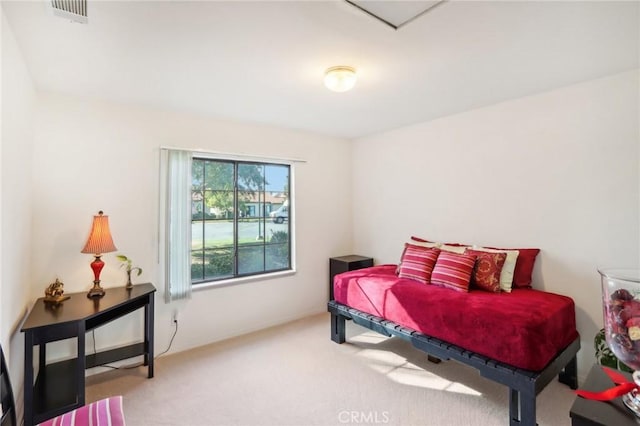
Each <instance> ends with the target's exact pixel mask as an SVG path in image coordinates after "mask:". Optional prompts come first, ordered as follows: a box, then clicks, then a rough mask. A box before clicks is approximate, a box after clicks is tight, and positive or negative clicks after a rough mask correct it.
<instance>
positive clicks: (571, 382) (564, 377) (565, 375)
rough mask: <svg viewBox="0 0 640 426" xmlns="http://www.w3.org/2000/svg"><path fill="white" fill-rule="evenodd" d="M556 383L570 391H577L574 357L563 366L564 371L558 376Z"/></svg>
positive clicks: (576, 369) (576, 361) (576, 370)
mask: <svg viewBox="0 0 640 426" xmlns="http://www.w3.org/2000/svg"><path fill="white" fill-rule="evenodd" d="M558 381H559V382H560V383H564V384H565V385H567V386H569V387H570V388H571V389H578V360H577V359H576V357H575V356H574V357H573V358H572V359H571V361H569V363H568V364H567V365H565V366H564V370H562V371H561V372H560V374H559V375H558Z"/></svg>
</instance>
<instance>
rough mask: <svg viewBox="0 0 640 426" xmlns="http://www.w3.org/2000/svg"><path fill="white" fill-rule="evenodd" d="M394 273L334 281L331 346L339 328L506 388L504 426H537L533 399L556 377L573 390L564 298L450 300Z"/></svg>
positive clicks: (536, 294)
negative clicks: (349, 326)
mask: <svg viewBox="0 0 640 426" xmlns="http://www.w3.org/2000/svg"><path fill="white" fill-rule="evenodd" d="M396 273H397V265H380V266H374V267H370V268H365V269H359V270H356V271H350V272H346V273H343V274H339V275H337V276H336V277H335V279H334V283H333V294H334V300H331V301H329V304H328V310H329V312H330V313H331V339H332V340H333V341H334V342H336V343H343V342H345V320H347V319H351V320H353V321H354V322H355V323H357V324H359V325H362V326H364V327H366V328H369V329H371V330H374V331H377V332H379V333H382V334H384V335H387V336H397V337H400V338H403V339H406V340H409V341H411V342H412V344H413V345H414V346H415V347H416V348H418V349H420V350H422V351H424V352H426V353H427V354H429V356H430V359H432V360H433V359H434V358H437V359H439V360H448V359H453V360H456V361H459V362H462V363H464V364H467V365H470V366H472V367H475V368H476V369H478V371H479V372H480V374H481V375H482V376H484V377H486V378H488V379H490V380H493V381H496V382H498V383H501V384H504V385H506V386H508V387H509V407H510V409H509V414H510V420H509V422H510V424H511V425H535V424H536V414H535V412H536V395H537V394H538V393H539V392H540V391H542V389H544V387H545V386H546V385H547V384H548V383H549V382H550V381H551V380H552V379H553V378H554V377H555V376H557V375H559V376H560V381H561V382H563V383H565V384H567V385H568V386H570V387H571V388H572V389H576V388H577V386H578V383H577V365H576V353H577V352H578V350H579V349H580V343H579V335H578V332H577V330H576V324H575V306H574V303H573V300H572V299H571V298H569V297H566V296H562V295H558V294H553V293H548V292H544V291H539V290H534V289H530V288H517V289H514V290H513V291H511V292H510V293H506V292H500V293H489V292H484V291H470V292H457V291H452V290H451V289H449V288H444V287H440V286H437V285H425V284H424V283H420V282H417V281H415V280H412V279H407V278H401V277H398V275H397V274H396Z"/></svg>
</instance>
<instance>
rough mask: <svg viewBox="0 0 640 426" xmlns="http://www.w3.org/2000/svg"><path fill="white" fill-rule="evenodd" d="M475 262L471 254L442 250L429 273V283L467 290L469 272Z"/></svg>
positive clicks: (457, 289) (469, 278)
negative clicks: (431, 271)
mask: <svg viewBox="0 0 640 426" xmlns="http://www.w3.org/2000/svg"><path fill="white" fill-rule="evenodd" d="M475 263H476V256H474V255H472V254H457V253H451V252H447V251H443V252H441V253H440V256H438V261H437V262H436V265H435V266H434V268H433V273H432V274H431V284H436V285H440V286H442V287H446V288H450V289H452V290H456V291H465V292H466V291H469V282H470V281H471V273H472V272H473V266H474V265H475Z"/></svg>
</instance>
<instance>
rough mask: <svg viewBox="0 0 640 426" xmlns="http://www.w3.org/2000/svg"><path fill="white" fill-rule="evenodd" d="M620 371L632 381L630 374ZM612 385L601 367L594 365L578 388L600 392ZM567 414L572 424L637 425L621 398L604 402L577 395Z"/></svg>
mask: <svg viewBox="0 0 640 426" xmlns="http://www.w3.org/2000/svg"><path fill="white" fill-rule="evenodd" d="M620 373H621V374H623V375H625V377H627V379H629V381H630V382H631V381H633V380H632V379H631V374H628V373H623V372H620ZM614 386H615V384H614V383H613V382H612V381H611V379H610V378H609V376H607V375H606V374H605V373H604V371H602V367H601V366H600V365H594V366H593V367H591V370H590V371H589V375H588V376H587V380H586V382H585V383H584V386H580V389H582V390H588V391H591V392H601V391H603V390H606V389H609V388H612V387H614ZM569 415H570V416H571V425H572V426H627V425H629V426H638V423H639V421H638V420H637V418H636V416H635V414H633V413H632V412H631V410H629V409H628V408H627V406H626V405H624V403H623V402H622V398H616V399H614V400H612V401H606V402H605V401H592V400H590V399H584V398H582V397H580V396H577V397H576V400H575V401H574V402H573V405H572V406H571V411H570V413H569Z"/></svg>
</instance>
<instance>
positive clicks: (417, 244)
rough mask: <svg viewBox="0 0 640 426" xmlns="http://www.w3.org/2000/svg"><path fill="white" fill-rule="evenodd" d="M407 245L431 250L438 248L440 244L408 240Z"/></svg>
mask: <svg viewBox="0 0 640 426" xmlns="http://www.w3.org/2000/svg"><path fill="white" fill-rule="evenodd" d="M407 242H408V243H409V244H413V245H414V246H420V247H428V248H433V247H440V245H441V244H440V243H432V242H431V241H416V240H411V239H410V240H409V241H407Z"/></svg>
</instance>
